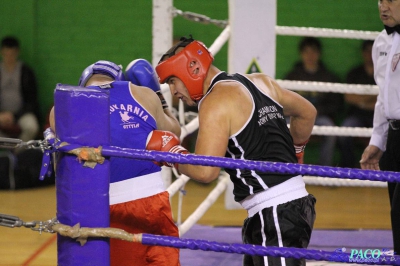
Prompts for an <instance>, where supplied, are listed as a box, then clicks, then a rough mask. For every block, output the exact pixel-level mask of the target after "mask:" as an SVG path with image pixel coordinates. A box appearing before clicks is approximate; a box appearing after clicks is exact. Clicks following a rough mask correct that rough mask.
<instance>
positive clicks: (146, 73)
mask: <svg viewBox="0 0 400 266" xmlns="http://www.w3.org/2000/svg"><path fill="white" fill-rule="evenodd" d="M125 79H126V80H129V81H130V82H132V83H133V84H135V85H138V86H144V87H148V88H150V89H152V90H153V91H154V92H155V93H157V95H158V97H159V98H160V100H161V104H162V107H163V108H164V109H165V108H168V104H167V102H166V101H165V99H164V96H163V95H162V93H161V88H160V84H159V83H158V78H157V74H156V72H155V71H154V69H153V67H152V66H151V64H150V63H149V62H148V61H147V60H145V59H136V60H133V61H132V62H130V63H129V65H128V66H127V67H126V69H125Z"/></svg>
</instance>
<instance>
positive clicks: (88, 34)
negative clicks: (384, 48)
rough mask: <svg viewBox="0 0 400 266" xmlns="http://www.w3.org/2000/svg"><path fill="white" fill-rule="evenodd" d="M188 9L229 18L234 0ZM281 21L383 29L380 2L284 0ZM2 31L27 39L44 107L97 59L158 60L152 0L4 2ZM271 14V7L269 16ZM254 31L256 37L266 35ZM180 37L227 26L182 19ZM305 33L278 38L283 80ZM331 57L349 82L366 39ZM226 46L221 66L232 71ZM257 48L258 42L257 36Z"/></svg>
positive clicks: (25, 51)
mask: <svg viewBox="0 0 400 266" xmlns="http://www.w3.org/2000/svg"><path fill="white" fill-rule="evenodd" d="M174 6H175V7H176V8H177V9H179V10H182V11H190V12H194V13H199V14H203V15H205V16H208V17H210V18H212V19H218V20H227V19H228V1H227V0H218V1H187V0H175V1H174ZM277 9H278V11H277V24H278V25H280V26H302V27H317V28H319V27H323V28H337V29H353V30H369V31H380V30H381V29H382V24H381V22H380V20H379V17H378V9H377V1H376V0H374V1H373V0H352V1H348V0H302V1H294V0H277ZM0 10H1V11H2V16H0V37H3V36H5V35H8V34H13V35H15V36H17V37H18V38H19V39H20V40H21V44H22V54H21V58H22V59H23V60H24V61H26V62H27V63H28V64H29V65H31V66H32V67H33V68H34V70H35V72H36V74H37V77H38V81H39V86H40V102H41V107H42V112H43V113H46V112H47V110H48V109H49V108H50V107H51V105H52V102H53V90H54V88H55V85H56V84H57V83H67V84H76V83H77V81H78V79H79V76H80V74H81V72H82V70H83V69H84V68H85V67H86V66H87V65H89V64H90V63H93V62H95V61H96V60H100V59H106V60H112V61H115V62H116V63H119V64H122V65H123V66H126V65H127V64H128V63H129V62H130V61H131V60H133V59H135V58H145V59H147V60H150V61H151V48H152V47H151V46H152V25H151V23H152V1H151V0H114V1H110V0H96V1H94V0H85V1H78V0H70V1H57V0H56V1H49V0H2V1H0ZM267 13H268V12H266V15H268V14H267ZM249 30H252V31H254V40H255V41H256V40H257V36H258V35H260V34H263V32H262V29H259V28H257V27H254V28H249ZM173 31H174V32H173V35H174V38H179V37H181V36H188V35H189V34H193V36H194V37H195V38H197V39H200V40H202V41H203V42H204V43H205V44H206V45H207V46H210V45H211V44H212V43H213V41H214V40H215V38H217V37H218V36H219V34H220V33H221V31H222V29H221V28H219V27H217V26H215V25H213V24H209V25H204V24H200V23H196V22H192V21H188V20H186V19H184V18H182V17H179V16H178V17H175V18H174V27H173ZM299 40H300V37H292V36H278V37H277V56H276V58H277V59H276V77H277V78H282V77H283V75H284V74H285V73H286V72H287V71H289V69H290V68H291V66H292V65H293V64H294V62H295V61H297V60H298V59H299V56H298V51H297V43H298V41H299ZM321 40H322V43H323V60H324V62H325V63H326V64H327V66H328V68H330V69H331V70H332V71H334V72H335V73H336V74H337V75H338V76H339V77H340V78H341V79H342V80H344V76H345V73H346V72H347V71H348V70H349V69H350V68H351V67H353V66H354V65H356V64H357V63H358V62H360V60H361V58H360V54H359V47H360V44H361V41H360V40H347V39H335V38H322V39H321ZM227 47H228V45H227V44H225V45H224V46H223V47H222V49H221V51H220V52H219V53H218V54H217V55H216V58H215V64H216V65H217V66H218V67H219V68H221V69H223V70H226V69H227ZM249 48H251V41H249Z"/></svg>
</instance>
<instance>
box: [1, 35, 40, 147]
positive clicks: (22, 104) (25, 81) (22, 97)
mask: <svg viewBox="0 0 400 266" xmlns="http://www.w3.org/2000/svg"><path fill="white" fill-rule="evenodd" d="M19 52H20V46H19V42H18V39H16V38H15V37H10V36H9V37H5V38H3V39H2V41H1V56H2V61H1V62H0V136H2V137H10V138H19V139H22V140H23V141H28V140H32V139H35V138H36V136H37V135H38V132H39V104H38V100H37V86H36V78H35V75H34V72H33V71H32V69H31V68H29V67H28V66H27V65H26V64H25V63H23V62H22V61H20V60H19V59H18V57H19Z"/></svg>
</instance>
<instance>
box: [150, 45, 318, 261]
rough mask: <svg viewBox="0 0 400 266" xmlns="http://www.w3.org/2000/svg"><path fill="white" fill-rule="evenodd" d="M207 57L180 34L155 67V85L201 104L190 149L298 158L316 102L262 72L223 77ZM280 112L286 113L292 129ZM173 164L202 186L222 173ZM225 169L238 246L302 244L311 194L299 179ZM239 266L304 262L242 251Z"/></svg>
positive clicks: (269, 158)
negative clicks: (241, 212)
mask: <svg viewBox="0 0 400 266" xmlns="http://www.w3.org/2000/svg"><path fill="white" fill-rule="evenodd" d="M212 62H213V56H212V54H211V53H210V52H209V51H208V49H207V48H206V47H205V46H204V44H203V43H201V42H199V41H196V40H193V39H192V38H190V39H187V38H182V39H181V41H180V42H178V43H177V44H176V45H175V46H173V47H171V49H169V50H168V51H167V52H166V53H165V54H164V55H163V56H162V58H161V60H160V62H159V63H158V65H157V67H156V72H157V74H158V77H159V81H160V83H167V84H168V85H169V87H170V91H171V93H172V94H173V96H175V97H177V98H179V99H181V100H182V101H183V102H185V103H186V104H187V105H189V106H195V105H198V107H199V116H198V118H199V132H198V137H197V141H196V148H195V154H199V155H207V156H219V157H223V156H225V157H228V158H236V159H246V160H257V161H272V162H284V163H302V161H303V156H304V148H305V144H306V142H307V140H308V139H309V137H310V135H311V131H312V128H313V126H314V122H315V117H316V110H315V107H314V106H313V105H312V104H311V103H310V102H309V101H307V100H306V99H304V98H303V97H301V96H300V95H299V94H297V93H295V92H292V91H289V90H286V89H283V88H281V87H280V86H279V85H278V84H277V83H276V81H274V80H273V79H272V78H270V77H268V76H267V75H264V74H261V73H254V74H247V75H242V74H233V75H229V74H227V73H225V72H222V71H220V70H219V69H218V68H217V67H216V66H214V65H212ZM284 116H285V117H286V116H289V117H290V128H288V126H287V124H286V121H285V119H284ZM176 150H178V151H179V152H181V150H180V149H176ZM169 152H174V149H173V148H172V149H170V150H169ZM174 167H176V168H177V169H178V170H179V171H180V172H181V173H182V174H185V175H187V176H189V177H190V178H192V179H194V180H197V181H200V182H206V183H208V182H211V181H213V180H215V179H216V178H218V176H219V175H220V170H221V169H220V168H218V167H208V166H200V165H190V164H175V165H174ZM225 171H226V172H227V173H229V175H230V178H231V180H232V182H233V183H234V191H233V193H234V195H235V200H236V201H238V202H239V203H240V204H241V205H242V206H243V208H245V209H246V210H247V212H248V218H247V219H246V220H245V222H244V225H243V230H242V237H243V242H244V243H248V244H254V245H260V246H278V247H297V248H306V247H307V246H308V243H309V241H310V237H311V232H312V228H313V224H314V220H315V209H314V204H315V198H314V197H313V196H312V195H310V194H308V192H307V190H306V189H305V184H304V181H303V177H302V176H293V175H288V174H277V173H262V172H259V171H249V170H240V169H225ZM243 265H246V266H247V265H262V266H263V265H269V266H271V265H305V260H298V259H286V258H279V257H267V256H265V257H260V256H249V255H245V256H244V259H243Z"/></svg>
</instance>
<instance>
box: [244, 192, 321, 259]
mask: <svg viewBox="0 0 400 266" xmlns="http://www.w3.org/2000/svg"><path fill="white" fill-rule="evenodd" d="M315 202H316V200H315V198H314V196H313V195H311V194H309V195H308V196H306V197H303V198H300V199H297V200H293V201H290V202H287V203H284V204H280V205H278V206H273V207H269V208H265V209H263V210H262V211H260V212H259V213H257V214H255V215H254V216H252V217H250V218H247V219H246V220H245V221H244V225H243V228H242V238H243V243H244V244H254V245H260V246H276V247H282V246H283V247H295V248H307V247H308V244H309V242H310V238H311V232H312V229H313V226H314V221H315V217H316V215H315V208H314V206H315ZM266 260H268V262H266ZM282 260H285V264H286V265H287V266H303V265H304V266H305V265H306V263H305V259H300V260H298V259H294V258H281V257H271V256H269V257H261V256H250V255H244V257H243V265H244V266H264V265H267V263H268V266H281V265H282Z"/></svg>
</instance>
